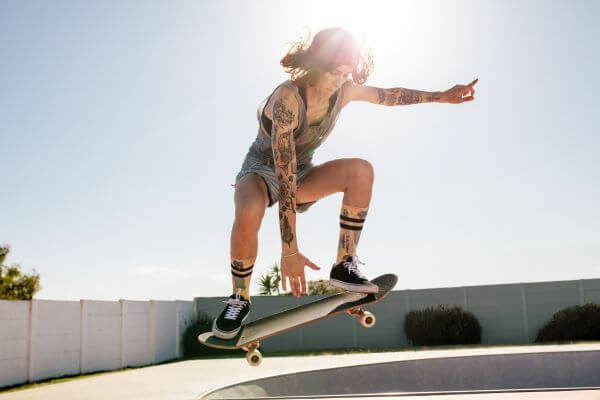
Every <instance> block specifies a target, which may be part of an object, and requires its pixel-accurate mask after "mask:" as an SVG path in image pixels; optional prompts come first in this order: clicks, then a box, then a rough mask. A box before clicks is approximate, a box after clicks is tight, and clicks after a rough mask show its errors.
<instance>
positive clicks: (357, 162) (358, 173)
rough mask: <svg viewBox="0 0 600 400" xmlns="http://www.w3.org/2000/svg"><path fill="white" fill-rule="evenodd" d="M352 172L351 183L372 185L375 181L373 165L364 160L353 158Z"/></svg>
mask: <svg viewBox="0 0 600 400" xmlns="http://www.w3.org/2000/svg"><path fill="white" fill-rule="evenodd" d="M349 170H350V176H349V178H350V182H361V183H362V184H365V183H368V184H372V183H373V181H374V180H375V170H374V169H373V165H372V164H371V163H370V162H369V161H367V160H363V159H362V158H352V159H351V168H350V169H349Z"/></svg>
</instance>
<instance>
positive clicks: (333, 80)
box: [317, 65, 352, 93]
mask: <svg viewBox="0 0 600 400" xmlns="http://www.w3.org/2000/svg"><path fill="white" fill-rule="evenodd" d="M351 73H352V67H350V66H348V65H340V66H339V67H337V68H336V69H334V70H331V71H327V72H324V73H323V74H322V75H321V77H320V79H319V82H318V83H317V85H318V86H320V87H321V88H322V89H323V90H324V91H327V92H331V93H333V92H335V91H336V90H338V89H339V88H340V87H341V86H342V84H343V83H344V82H345V81H346V79H348V78H349V77H350V74H351Z"/></svg>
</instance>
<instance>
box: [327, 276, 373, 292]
mask: <svg viewBox="0 0 600 400" xmlns="http://www.w3.org/2000/svg"><path fill="white" fill-rule="evenodd" d="M329 284H330V285H331V286H334V287H337V288H340V289H345V290H347V291H349V292H358V293H377V292H379V287H378V286H377V285H373V284H372V283H371V284H369V285H360V284H358V283H348V282H344V281H338V280H337V279H330V280H329Z"/></svg>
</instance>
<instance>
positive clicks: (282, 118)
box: [268, 88, 298, 128]
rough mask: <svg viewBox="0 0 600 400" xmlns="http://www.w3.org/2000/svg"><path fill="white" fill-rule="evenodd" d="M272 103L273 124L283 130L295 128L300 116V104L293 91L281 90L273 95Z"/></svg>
mask: <svg viewBox="0 0 600 400" xmlns="http://www.w3.org/2000/svg"><path fill="white" fill-rule="evenodd" d="M271 101H272V105H271V107H269V108H270V110H269V111H271V112H270V114H271V116H270V117H271V119H272V120H273V122H274V123H275V124H276V125H277V126H279V127H281V128H293V127H294V123H295V121H296V118H297V114H298V102H297V101H296V97H295V96H294V95H293V93H292V92H291V90H290V89H288V88H279V89H278V90H276V91H275V93H274V94H273V97H272V98H271ZM268 116H269V115H268Z"/></svg>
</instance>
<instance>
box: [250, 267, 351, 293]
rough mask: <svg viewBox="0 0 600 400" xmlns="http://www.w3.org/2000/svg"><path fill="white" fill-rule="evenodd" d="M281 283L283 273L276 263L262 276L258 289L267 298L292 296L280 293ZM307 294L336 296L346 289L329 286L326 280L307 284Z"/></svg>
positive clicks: (311, 281)
mask: <svg viewBox="0 0 600 400" xmlns="http://www.w3.org/2000/svg"><path fill="white" fill-rule="evenodd" d="M280 283H281V272H280V269H279V264H277V263H275V264H273V266H271V269H270V270H269V271H268V272H267V273H265V274H264V275H261V276H260V277H259V278H258V289H259V294H261V295H265V296H273V295H278V296H280V295H290V294H291V293H292V292H289V291H288V292H284V293H282V292H280V291H279V284H280ZM306 285H307V288H306V289H307V294H308V295H323V294H335V293H341V292H344V289H339V288H335V287H333V286H330V285H329V281H328V280H326V279H317V280H309V281H307V282H306Z"/></svg>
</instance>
